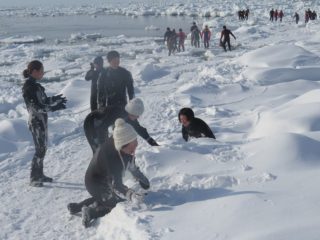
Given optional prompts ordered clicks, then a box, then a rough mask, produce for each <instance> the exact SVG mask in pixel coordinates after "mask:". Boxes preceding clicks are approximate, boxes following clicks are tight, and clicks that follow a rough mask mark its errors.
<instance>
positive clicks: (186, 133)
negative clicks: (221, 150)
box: [178, 108, 216, 141]
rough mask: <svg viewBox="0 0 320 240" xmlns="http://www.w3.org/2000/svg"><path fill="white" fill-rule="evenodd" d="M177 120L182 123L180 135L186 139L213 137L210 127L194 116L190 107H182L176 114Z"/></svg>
mask: <svg viewBox="0 0 320 240" xmlns="http://www.w3.org/2000/svg"><path fill="white" fill-rule="evenodd" d="M178 117H179V122H180V123H181V124H182V137H183V139H184V140H185V141H188V140H189V139H190V138H191V137H194V138H200V137H208V138H214V139H216V137H215V136H214V134H213V133H212V131H211V129H210V127H209V126H208V125H207V124H206V123H205V122H204V121H203V120H201V119H200V118H196V117H194V112H193V111H192V109H191V108H182V109H181V110H180V111H179V114H178Z"/></svg>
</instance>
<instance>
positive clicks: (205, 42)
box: [203, 38, 209, 48]
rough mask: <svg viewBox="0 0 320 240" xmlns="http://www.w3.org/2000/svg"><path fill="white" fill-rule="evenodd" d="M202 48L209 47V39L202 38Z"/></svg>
mask: <svg viewBox="0 0 320 240" xmlns="http://www.w3.org/2000/svg"><path fill="white" fill-rule="evenodd" d="M203 44H204V48H209V39H207V38H205V39H204V40H203Z"/></svg>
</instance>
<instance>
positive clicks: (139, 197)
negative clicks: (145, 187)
mask: <svg viewBox="0 0 320 240" xmlns="http://www.w3.org/2000/svg"><path fill="white" fill-rule="evenodd" d="M126 199H127V200H128V201H130V202H133V203H143V201H144V195H143V194H140V193H136V192H135V191H133V190H132V189H130V188H129V190H128V191H127V193H126Z"/></svg>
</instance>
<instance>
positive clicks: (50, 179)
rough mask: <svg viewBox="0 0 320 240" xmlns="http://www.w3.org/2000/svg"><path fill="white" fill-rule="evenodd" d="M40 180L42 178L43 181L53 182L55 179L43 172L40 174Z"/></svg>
mask: <svg viewBox="0 0 320 240" xmlns="http://www.w3.org/2000/svg"><path fill="white" fill-rule="evenodd" d="M40 180H41V181H42V182H52V181H53V179H52V178H51V177H47V176H46V175H44V174H42V175H41V176H40Z"/></svg>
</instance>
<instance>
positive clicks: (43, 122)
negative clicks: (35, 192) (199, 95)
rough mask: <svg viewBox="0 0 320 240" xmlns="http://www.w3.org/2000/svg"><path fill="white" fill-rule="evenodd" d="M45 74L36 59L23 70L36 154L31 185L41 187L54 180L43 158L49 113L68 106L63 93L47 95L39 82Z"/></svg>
mask: <svg viewBox="0 0 320 240" xmlns="http://www.w3.org/2000/svg"><path fill="white" fill-rule="evenodd" d="M43 75H44V69H43V64H42V63H41V62H40V61H37V60H34V61H32V62H30V63H29V64H28V68H27V69H25V70H24V71H23V76H24V77H25V78H26V81H25V83H24V85H23V88H22V93H23V98H24V101H25V103H26V106H27V110H28V113H29V121H28V125H29V129H30V131H31V133H32V137H33V141H34V145H35V150H36V152H35V154H34V156H33V159H32V165H31V175H30V185H31V186H34V187H41V186H42V185H43V182H52V178H50V177H47V176H45V175H44V174H43V159H44V156H45V154H46V150H47V143H48V115H47V112H50V111H51V112H53V111H57V110H60V109H65V108H66V105H65V104H66V102H67V100H66V98H65V97H62V94H60V95H57V96H53V97H47V95H46V93H45V88H44V87H43V86H41V84H40V83H38V81H39V80H41V79H42V77H43Z"/></svg>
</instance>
